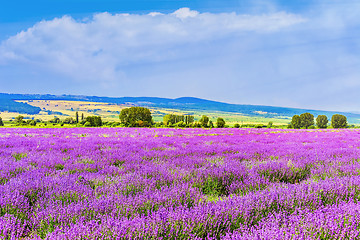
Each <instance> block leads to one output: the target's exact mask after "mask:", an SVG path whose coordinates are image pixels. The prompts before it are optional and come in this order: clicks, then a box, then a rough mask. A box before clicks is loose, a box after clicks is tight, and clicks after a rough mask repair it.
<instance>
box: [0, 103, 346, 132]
mask: <svg viewBox="0 0 360 240" xmlns="http://www.w3.org/2000/svg"><path fill="white" fill-rule="evenodd" d="M119 120H120V122H103V121H102V119H101V117H100V116H87V117H85V116H84V114H83V113H82V114H81V115H79V113H78V112H76V113H75V117H74V118H72V117H67V118H65V119H62V120H61V119H60V118H58V117H54V119H52V120H49V121H47V122H43V121H41V120H39V119H27V120H25V119H24V117H23V116H21V115H19V116H17V117H16V118H15V119H14V121H13V123H15V125H17V126H26V125H28V126H36V125H37V124H38V123H42V124H43V125H45V126H46V125H48V124H49V125H51V124H52V125H60V126H64V125H65V124H74V125H77V126H84V127H101V126H103V125H107V126H123V127H181V128H183V127H191V128H214V127H217V128H223V127H226V122H225V120H224V119H223V118H221V117H218V118H217V119H216V122H215V123H214V122H212V121H211V120H210V118H209V117H208V116H206V115H202V116H201V118H200V119H199V120H198V121H196V120H195V117H194V116H193V115H177V114H166V115H165V116H164V117H163V121H162V122H157V123H155V122H154V121H153V118H152V116H151V112H150V110H149V109H148V108H144V107H130V108H125V109H122V110H121V112H120V114H119ZM328 124H329V119H328V117H327V116H326V115H319V116H317V118H316V119H315V118H314V115H312V114H311V113H308V112H306V113H302V114H300V115H294V116H293V117H292V119H291V122H290V124H289V125H288V128H294V129H311V128H316V127H317V128H327V127H328ZM0 126H4V122H3V120H2V118H1V117H0ZM272 126H273V123H272V122H269V123H268V125H267V126H266V125H262V124H257V125H251V126H250V125H249V124H247V125H242V126H240V125H239V124H235V125H234V127H235V128H239V127H256V128H263V127H267V128H271V127H272ZM330 126H331V127H332V128H346V127H347V126H348V123H347V118H346V116H344V115H341V114H334V115H333V116H332V117H331V123H330Z"/></svg>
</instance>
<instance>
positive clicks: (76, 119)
mask: <svg viewBox="0 0 360 240" xmlns="http://www.w3.org/2000/svg"><path fill="white" fill-rule="evenodd" d="M75 121H76V123H79V113H78V112H76V113H75Z"/></svg>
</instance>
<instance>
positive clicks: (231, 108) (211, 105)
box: [0, 93, 360, 124]
mask: <svg viewBox="0 0 360 240" xmlns="http://www.w3.org/2000/svg"><path fill="white" fill-rule="evenodd" d="M14 100H66V101H85V102H102V103H115V104H126V105H129V106H144V107H152V108H164V109H178V110H182V111H204V112H226V113H237V114H242V115H244V116H249V117H262V118H289V117H292V116H293V115H295V114H298V115H299V114H301V113H304V112H310V113H312V114H313V115H314V116H315V117H316V116H317V115H326V116H328V118H329V119H330V118H331V116H332V115H333V114H336V113H339V114H343V115H345V116H346V117H347V118H348V122H349V123H352V124H359V123H360V114H356V113H347V112H332V111H322V110H312V109H298V108H286V107H273V106H260V105H245V104H229V103H223V102H216V101H210V100H205V99H200V98H194V97H181V98H176V99H169V98H157V97H119V98H115V97H97V96H81V95H50V94H45V95H42V94H6V93H0V111H16V112H19V113H28V114H36V113H38V112H39V111H40V108H37V107H34V106H31V105H29V104H26V103H19V102H15V101H14Z"/></svg>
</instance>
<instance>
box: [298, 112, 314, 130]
mask: <svg viewBox="0 0 360 240" xmlns="http://www.w3.org/2000/svg"><path fill="white" fill-rule="evenodd" d="M300 120H301V128H309V127H310V126H312V125H314V115H312V114H311V113H303V114H301V115H300Z"/></svg>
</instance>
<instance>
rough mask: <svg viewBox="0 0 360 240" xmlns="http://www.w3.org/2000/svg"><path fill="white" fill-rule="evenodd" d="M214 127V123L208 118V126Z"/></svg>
mask: <svg viewBox="0 0 360 240" xmlns="http://www.w3.org/2000/svg"><path fill="white" fill-rule="evenodd" d="M213 127H214V123H213V122H212V121H211V120H210V121H209V128H213Z"/></svg>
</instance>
